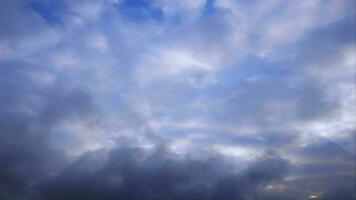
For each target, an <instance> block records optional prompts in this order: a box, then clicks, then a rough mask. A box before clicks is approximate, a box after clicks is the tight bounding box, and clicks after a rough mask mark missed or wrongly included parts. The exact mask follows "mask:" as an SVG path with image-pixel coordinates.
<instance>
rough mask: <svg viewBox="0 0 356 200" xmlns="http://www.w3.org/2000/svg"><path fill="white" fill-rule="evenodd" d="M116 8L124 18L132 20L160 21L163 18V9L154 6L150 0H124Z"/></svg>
mask: <svg viewBox="0 0 356 200" xmlns="http://www.w3.org/2000/svg"><path fill="white" fill-rule="evenodd" d="M117 8H118V10H119V12H120V13H121V15H122V16H123V17H124V18H125V19H127V20H130V21H133V22H146V21H149V20H154V21H157V22H160V21H162V20H163V19H164V13H163V11H162V10H161V9H160V8H158V7H155V6H154V5H153V3H152V1H151V0H125V1H123V2H122V3H121V4H118V5H117Z"/></svg>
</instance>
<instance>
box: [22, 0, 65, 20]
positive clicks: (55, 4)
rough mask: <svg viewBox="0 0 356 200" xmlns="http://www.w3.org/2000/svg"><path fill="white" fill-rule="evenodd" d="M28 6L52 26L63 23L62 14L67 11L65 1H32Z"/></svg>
mask: <svg viewBox="0 0 356 200" xmlns="http://www.w3.org/2000/svg"><path fill="white" fill-rule="evenodd" d="M28 5H29V6H30V8H31V9H33V10H34V11H35V12H36V13H38V15H40V16H41V17H42V18H43V19H44V20H45V21H46V22H47V23H49V24H51V25H57V24H61V23H62V21H61V19H60V14H61V13H63V11H64V10H65V4H64V3H63V1H30V2H29V4H28Z"/></svg>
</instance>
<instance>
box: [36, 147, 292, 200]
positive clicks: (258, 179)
mask: <svg viewBox="0 0 356 200" xmlns="http://www.w3.org/2000/svg"><path fill="white" fill-rule="evenodd" d="M98 154H99V155H98ZM100 159H102V158H101V157H100V153H99V152H92V153H88V154H86V155H83V156H82V157H81V158H79V159H78V160H77V161H76V162H75V163H73V164H71V165H70V166H68V167H67V168H66V169H64V170H63V171H62V172H61V173H60V174H59V175H57V176H56V177H54V178H52V179H49V180H47V181H46V182H43V183H42V186H40V188H41V194H42V195H40V196H41V198H43V199H57V198H58V199H72V198H74V199H102V198H104V199H248V198H250V197H251V196H254V195H255V194H254V192H257V190H258V188H259V187H261V186H263V185H265V184H267V183H269V182H273V181H278V180H280V179H282V178H283V177H285V176H286V174H287V171H288V168H289V164H288V161H287V160H285V159H282V158H280V157H279V156H278V155H276V154H273V153H268V154H266V155H265V156H262V157H261V158H259V159H258V160H257V161H255V162H253V163H252V164H251V165H250V166H249V167H248V168H247V169H245V170H243V171H241V172H236V171H235V170H234V167H233V164H232V163H231V162H230V163H229V161H228V160H227V159H226V158H224V157H222V156H215V157H208V158H206V159H201V158H193V157H181V156H179V155H175V154H173V153H172V152H169V151H167V150H166V149H165V148H164V147H159V148H157V149H155V150H154V151H153V152H151V153H149V154H148V155H147V152H145V151H144V150H143V149H140V148H134V147H120V148H118V149H115V150H112V151H111V152H110V153H109V156H108V158H107V160H106V161H105V162H103V164H102V165H101V166H97V163H98V161H99V162H100V163H102V160H100Z"/></svg>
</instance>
